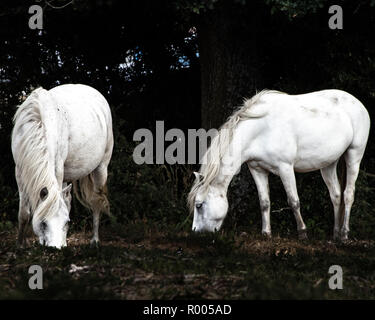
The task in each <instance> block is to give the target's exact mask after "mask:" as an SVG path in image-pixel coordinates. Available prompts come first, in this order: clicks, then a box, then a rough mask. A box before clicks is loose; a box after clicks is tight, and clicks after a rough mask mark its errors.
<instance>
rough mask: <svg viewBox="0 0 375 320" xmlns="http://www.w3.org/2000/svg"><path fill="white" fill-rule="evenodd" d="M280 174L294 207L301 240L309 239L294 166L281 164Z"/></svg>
mask: <svg viewBox="0 0 375 320" xmlns="http://www.w3.org/2000/svg"><path fill="white" fill-rule="evenodd" d="M279 175H280V178H281V181H282V183H283V185H284V189H285V192H286V195H287V197H288V204H289V206H290V207H291V208H292V210H293V213H294V217H295V218H296V222H297V231H298V237H299V239H301V240H303V239H307V232H306V225H305V223H304V222H303V219H302V216H301V212H300V203H299V197H298V192H297V185H296V177H295V175H294V168H293V166H291V165H286V164H285V165H282V166H280V168H279Z"/></svg>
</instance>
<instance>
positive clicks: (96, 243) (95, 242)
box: [90, 239, 100, 248]
mask: <svg viewBox="0 0 375 320" xmlns="http://www.w3.org/2000/svg"><path fill="white" fill-rule="evenodd" d="M99 244H100V243H99V240H97V239H91V240H90V246H91V247H93V248H98V247H99Z"/></svg>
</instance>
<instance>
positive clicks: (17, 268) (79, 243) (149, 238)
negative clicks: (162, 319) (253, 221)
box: [0, 221, 375, 299]
mask: <svg viewBox="0 0 375 320" xmlns="http://www.w3.org/2000/svg"><path fill="white" fill-rule="evenodd" d="M100 233H101V241H102V242H101V245H100V246H99V247H97V248H96V247H91V246H90V245H89V239H90V234H89V233H86V232H83V231H80V232H73V233H69V238H68V247H67V248H63V249H62V250H56V249H51V248H45V247H41V246H39V245H38V244H37V243H36V241H35V238H34V237H32V236H31V237H30V238H29V245H28V247H27V248H25V249H19V248H17V247H16V230H15V228H12V229H10V230H5V231H2V232H0V238H1V240H2V241H1V242H0V299H374V298H375V243H374V241H365V240H360V241H350V242H348V243H345V244H340V243H334V242H331V241H322V240H319V239H312V240H309V241H304V242H301V241H299V240H297V239H295V238H292V237H290V238H281V237H279V236H274V238H273V239H272V240H267V239H263V238H262V237H261V236H260V235H258V233H257V234H254V232H251V231H250V230H247V231H246V230H245V231H238V232H234V231H227V232H220V233H218V234H214V235H213V234H202V235H195V234H191V233H190V232H188V231H178V232H176V231H175V229H174V228H166V227H162V226H158V225H157V224H155V223H152V222H145V221H137V222H134V223H130V224H127V225H119V224H112V225H106V226H104V227H102V229H101V230H100ZM34 264H38V265H40V266H41V267H42V268H43V285H44V288H43V290H30V289H29V287H28V281H29V277H31V275H30V274H28V268H29V266H30V265H34ZM334 264H335V265H340V266H342V268H343V271H344V277H343V290H330V289H329V288H328V280H329V277H330V276H331V275H330V274H328V269H329V267H330V266H331V265H334Z"/></svg>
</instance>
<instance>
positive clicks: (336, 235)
mask: <svg viewBox="0 0 375 320" xmlns="http://www.w3.org/2000/svg"><path fill="white" fill-rule="evenodd" d="M340 240H341V238H340V232H339V231H334V232H333V241H340Z"/></svg>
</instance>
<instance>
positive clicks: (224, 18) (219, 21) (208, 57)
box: [198, 1, 263, 130]
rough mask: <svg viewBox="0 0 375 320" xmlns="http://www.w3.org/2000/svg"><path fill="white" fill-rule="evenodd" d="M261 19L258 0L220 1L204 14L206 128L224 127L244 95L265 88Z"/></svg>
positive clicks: (202, 56) (201, 42)
mask: <svg viewBox="0 0 375 320" xmlns="http://www.w3.org/2000/svg"><path fill="white" fill-rule="evenodd" d="M248 2H251V3H252V2H253V1H248ZM254 2H256V1H254ZM261 20H262V19H261V17H260V16H259V11H257V8H256V6H255V5H254V4H246V5H241V4H238V3H236V2H235V1H220V2H219V3H217V4H216V5H215V8H214V9H212V10H208V11H207V12H206V13H205V14H204V15H202V17H201V19H200V22H199V25H198V37H199V54H200V61H201V86H202V87H201V95H202V105H201V120H202V127H203V128H205V129H206V130H207V129H210V128H218V127H220V126H221V125H222V124H223V123H224V121H225V119H226V118H227V117H228V116H229V115H230V114H231V113H232V111H233V110H234V109H235V108H236V107H237V106H239V105H241V104H242V102H243V99H244V98H248V97H251V96H252V95H254V94H255V92H256V90H260V89H263V88H262V80H261V75H260V72H259V70H260V63H259V59H258V58H259V54H260V52H259V48H258V47H259V43H258V39H257V35H258V33H259V31H260V30H259V29H260V28H261V25H260V22H261Z"/></svg>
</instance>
